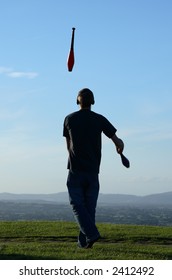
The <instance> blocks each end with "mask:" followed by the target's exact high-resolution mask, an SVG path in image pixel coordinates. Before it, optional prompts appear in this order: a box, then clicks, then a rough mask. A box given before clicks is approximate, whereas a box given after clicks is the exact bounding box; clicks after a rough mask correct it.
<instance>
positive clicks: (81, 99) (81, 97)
mask: <svg viewBox="0 0 172 280" xmlns="http://www.w3.org/2000/svg"><path fill="white" fill-rule="evenodd" d="M94 103H95V101H94V95H93V92H92V91H91V90H90V89H88V88H83V89H81V90H80V91H79V92H78V96H77V104H80V105H81V106H82V107H89V106H91V105H93V104H94Z"/></svg>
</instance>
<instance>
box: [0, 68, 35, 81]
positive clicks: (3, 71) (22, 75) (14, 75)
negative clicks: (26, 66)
mask: <svg viewBox="0 0 172 280" xmlns="http://www.w3.org/2000/svg"><path fill="white" fill-rule="evenodd" d="M0 74H4V75H6V76H8V77H10V78H27V79H34V78H36V77H37V76H38V73H37V72H25V71H14V70H13V69H12V68H9V67H2V66H1V67H0Z"/></svg>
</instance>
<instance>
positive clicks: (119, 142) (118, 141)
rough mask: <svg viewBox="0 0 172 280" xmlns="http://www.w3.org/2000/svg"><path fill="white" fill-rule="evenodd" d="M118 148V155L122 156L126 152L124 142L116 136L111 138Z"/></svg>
mask: <svg viewBox="0 0 172 280" xmlns="http://www.w3.org/2000/svg"><path fill="white" fill-rule="evenodd" d="M111 139H112V141H113V142H114V144H115V146H116V151H117V153H118V154H122V152H123V150H124V142H123V141H122V140H121V139H120V138H118V137H117V136H116V134H114V136H113V137H112V138H111Z"/></svg>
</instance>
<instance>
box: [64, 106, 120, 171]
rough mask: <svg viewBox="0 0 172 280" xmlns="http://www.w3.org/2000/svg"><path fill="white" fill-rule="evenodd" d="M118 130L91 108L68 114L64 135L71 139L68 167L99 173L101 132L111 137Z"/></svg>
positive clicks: (72, 169) (73, 169) (74, 169)
mask: <svg viewBox="0 0 172 280" xmlns="http://www.w3.org/2000/svg"><path fill="white" fill-rule="evenodd" d="M116 131H117V130H116V128H115V127H114V126H113V125H112V124H111V123H110V122H109V121H108V120H107V119H106V118H105V117H104V116H102V115H100V114H97V113H95V112H93V111H91V110H89V109H82V110H79V111H77V112H74V113H72V114H70V115H68V116H67V117H66V118H65V120H64V128H63V136H64V137H66V138H69V139H70V141H71V146H70V150H69V160H68V169H70V170H71V171H82V172H92V173H99V167H100V161H101V133H102V132H103V133H104V134H105V135H106V136H107V137H109V138H111V137H112V136H113V135H114V134H115V132H116Z"/></svg>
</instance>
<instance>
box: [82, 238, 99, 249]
mask: <svg viewBox="0 0 172 280" xmlns="http://www.w3.org/2000/svg"><path fill="white" fill-rule="evenodd" d="M99 239H100V237H97V238H96V239H94V240H92V241H90V242H88V243H87V245H86V246H85V247H84V249H91V248H92V247H93V245H94V243H95V242H97V241H98V240H99Z"/></svg>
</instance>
